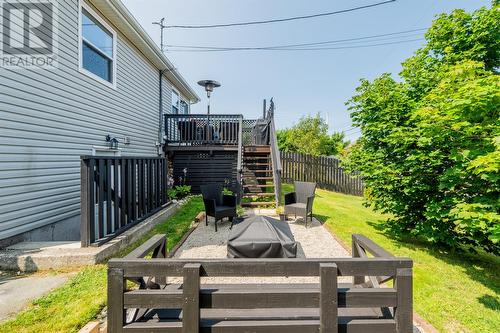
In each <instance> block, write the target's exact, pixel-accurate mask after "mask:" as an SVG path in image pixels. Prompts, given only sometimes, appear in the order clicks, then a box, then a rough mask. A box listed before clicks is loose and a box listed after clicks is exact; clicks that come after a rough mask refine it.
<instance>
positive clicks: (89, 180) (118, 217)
mask: <svg viewBox="0 0 500 333" xmlns="http://www.w3.org/2000/svg"><path fill="white" fill-rule="evenodd" d="M167 202H168V198H167V160H166V159H165V158H162V157H96V156H82V158H81V242H82V247H87V246H90V245H100V244H103V243H105V242H107V241H109V240H110V239H112V238H113V237H115V236H117V235H119V234H121V233H122V232H123V231H125V230H127V229H128V228H130V227H132V226H133V225H135V224H137V223H139V222H141V221H143V220H144V219H145V218H147V217H149V216H151V215H152V214H154V213H156V212H157V211H159V210H160V209H161V208H162V207H163V206H164V205H165V204H166V203H167Z"/></svg>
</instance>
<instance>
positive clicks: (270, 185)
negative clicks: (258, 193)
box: [243, 184, 274, 188]
mask: <svg viewBox="0 0 500 333" xmlns="http://www.w3.org/2000/svg"><path fill="white" fill-rule="evenodd" d="M243 187H259V188H266V187H268V188H269V187H274V184H265V185H260V184H245V185H243Z"/></svg>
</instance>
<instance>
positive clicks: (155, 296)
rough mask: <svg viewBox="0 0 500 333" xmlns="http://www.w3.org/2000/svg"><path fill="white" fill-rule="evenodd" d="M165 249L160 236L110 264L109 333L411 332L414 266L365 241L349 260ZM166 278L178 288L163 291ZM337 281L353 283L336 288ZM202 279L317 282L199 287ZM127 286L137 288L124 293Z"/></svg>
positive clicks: (360, 239)
mask: <svg viewBox="0 0 500 333" xmlns="http://www.w3.org/2000/svg"><path fill="white" fill-rule="evenodd" d="M165 248H166V240H165V238H164V237H163V236H161V235H158V236H155V237H153V238H151V239H150V240H149V241H148V242H146V243H145V244H143V245H142V246H141V247H139V248H138V249H136V250H135V251H134V252H132V253H131V254H130V255H129V256H127V257H125V258H123V259H112V260H110V261H109V264H108V267H109V268H108V332H111V333H116V332H134V333H146V332H147V333H154V332H162V333H163V332H165V333H170V332H179V333H180V332H182V333H197V332H217V333H238V332H245V333H251V332H255V333H268V332H269V333H271V332H284V333H308V332H315V333H316V332H321V333H333V332H335V333H336V332H349V333H358V332H359V333H365V332H371V333H382V332H397V333H411V332H412V261H411V259H408V258H396V257H393V256H392V255H391V254H390V253H388V252H387V251H385V250H384V249H382V248H381V247H379V246H378V245H376V244H375V243H373V242H372V241H371V240H369V239H367V238H366V237H364V236H361V235H353V254H354V257H353V258H334V259H192V260H189V259H165V256H166V252H165ZM151 252H153V255H152V257H153V258H151V259H145V258H144V257H145V256H146V255H148V254H149V253H151ZM167 276H168V277H182V281H183V283H182V284H166V281H167V279H166V277H167ZM339 276H350V277H353V281H354V283H338V282H337V281H338V277H339ZM201 277H318V278H319V283H300V284H296V283H294V284H292V283H281V284H280V283H271V284H200V278H201ZM389 280H393V281H394V283H393V285H391V286H385V287H380V284H382V283H384V282H387V281H389ZM127 281H133V282H134V283H136V284H137V285H138V286H139V288H138V289H137V288H136V289H128V288H126V286H127Z"/></svg>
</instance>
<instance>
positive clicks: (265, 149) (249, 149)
mask: <svg viewBox="0 0 500 333" xmlns="http://www.w3.org/2000/svg"><path fill="white" fill-rule="evenodd" d="M243 151H244V152H245V154H246V153H270V152H271V147H269V146H245V147H244V148H243Z"/></svg>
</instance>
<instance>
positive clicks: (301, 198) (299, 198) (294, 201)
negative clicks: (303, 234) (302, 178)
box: [285, 182, 316, 227]
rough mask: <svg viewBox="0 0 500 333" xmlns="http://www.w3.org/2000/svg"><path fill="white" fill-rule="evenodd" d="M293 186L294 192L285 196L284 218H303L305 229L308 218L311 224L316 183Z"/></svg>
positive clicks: (300, 183) (295, 184) (298, 183)
mask: <svg viewBox="0 0 500 333" xmlns="http://www.w3.org/2000/svg"><path fill="white" fill-rule="evenodd" d="M294 186H295V192H291V193H287V194H285V217H286V216H288V215H290V214H293V215H295V217H297V216H300V217H303V218H304V220H305V226H306V227H307V218H308V217H310V218H311V223H312V218H313V203H314V192H315V191H316V183H308V182H294Z"/></svg>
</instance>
